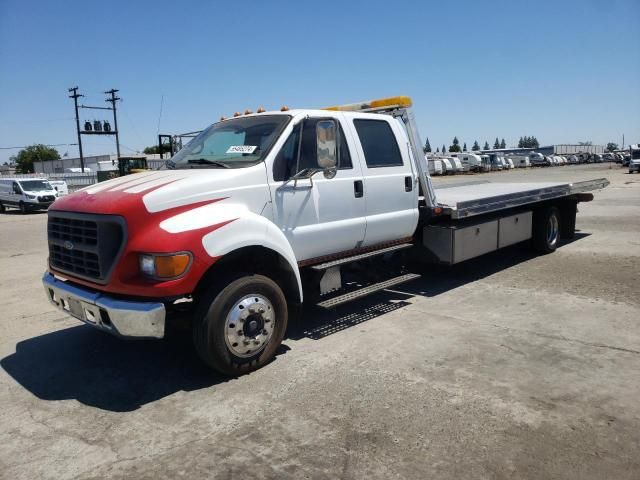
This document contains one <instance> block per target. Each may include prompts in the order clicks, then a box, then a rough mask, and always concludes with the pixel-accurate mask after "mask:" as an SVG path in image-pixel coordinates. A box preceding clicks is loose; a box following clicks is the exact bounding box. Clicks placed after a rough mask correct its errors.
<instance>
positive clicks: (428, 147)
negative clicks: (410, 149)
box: [422, 137, 431, 153]
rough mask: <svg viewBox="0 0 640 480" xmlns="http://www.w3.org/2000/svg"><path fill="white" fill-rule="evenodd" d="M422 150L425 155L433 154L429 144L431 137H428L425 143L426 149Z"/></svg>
mask: <svg viewBox="0 0 640 480" xmlns="http://www.w3.org/2000/svg"><path fill="white" fill-rule="evenodd" d="M422 150H423V151H424V153H430V152H431V144H430V143H429V137H427V141H426V142H424V148H423V149H422Z"/></svg>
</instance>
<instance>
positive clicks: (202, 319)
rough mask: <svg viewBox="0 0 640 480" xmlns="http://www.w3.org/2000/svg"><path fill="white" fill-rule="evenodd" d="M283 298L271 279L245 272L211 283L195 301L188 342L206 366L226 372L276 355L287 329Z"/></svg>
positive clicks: (245, 369) (249, 368) (239, 370)
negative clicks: (189, 340) (190, 336)
mask: <svg viewBox="0 0 640 480" xmlns="http://www.w3.org/2000/svg"><path fill="white" fill-rule="evenodd" d="M287 320H288V311H287V301H286V298H285V296H284V293H282V290H281V289H280V287H279V286H278V284H276V283H275V282H274V281H273V280H271V279H270V278H267V277H265V276H262V275H252V274H245V275H242V276H240V277H238V276H236V277H231V278H228V279H227V280H226V281H221V282H219V283H217V284H216V285H213V286H212V287H210V288H209V289H208V290H206V291H205V292H204V294H203V295H202V297H201V299H200V300H199V301H198V304H197V307H196V311H195V318H194V323H193V343H194V345H195V348H196V351H197V352H198V355H199V356H200V358H201V359H202V360H203V361H204V363H205V364H207V366H209V367H211V368H213V369H215V370H217V371H218V372H220V373H222V374H224V375H228V376H238V375H243V374H245V373H249V372H252V371H253V370H257V369H258V368H260V367H262V366H264V365H265V364H267V363H268V362H269V361H271V359H273V357H274V356H275V353H276V350H277V348H278V347H279V346H280V343H281V342H282V339H283V338H284V334H285V332H286V330H287Z"/></svg>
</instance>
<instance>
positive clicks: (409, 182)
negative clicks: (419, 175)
mask: <svg viewBox="0 0 640 480" xmlns="http://www.w3.org/2000/svg"><path fill="white" fill-rule="evenodd" d="M411 190H413V177H412V176H408V177H404V191H405V192H410V191H411Z"/></svg>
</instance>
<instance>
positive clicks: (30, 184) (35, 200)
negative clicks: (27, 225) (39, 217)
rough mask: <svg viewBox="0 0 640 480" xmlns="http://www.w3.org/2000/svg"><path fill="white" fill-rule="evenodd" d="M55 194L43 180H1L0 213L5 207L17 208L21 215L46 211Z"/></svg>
mask: <svg viewBox="0 0 640 480" xmlns="http://www.w3.org/2000/svg"><path fill="white" fill-rule="evenodd" d="M57 193H58V192H56V190H55V189H54V188H53V187H52V186H51V184H50V183H49V182H48V181H47V180H45V179H43V178H3V179H0V212H2V213H4V212H5V210H6V208H7V207H13V208H18V209H19V210H20V212H22V213H27V212H29V211H31V210H46V209H47V208H49V205H51V204H52V203H53V202H54V201H55V199H56V197H57Z"/></svg>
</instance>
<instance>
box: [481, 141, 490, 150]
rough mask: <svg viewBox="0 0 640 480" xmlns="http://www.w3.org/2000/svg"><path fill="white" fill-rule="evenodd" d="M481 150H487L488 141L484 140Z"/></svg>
mask: <svg viewBox="0 0 640 480" xmlns="http://www.w3.org/2000/svg"><path fill="white" fill-rule="evenodd" d="M482 149H483V150H489V142H484V147H483V148H482Z"/></svg>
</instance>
